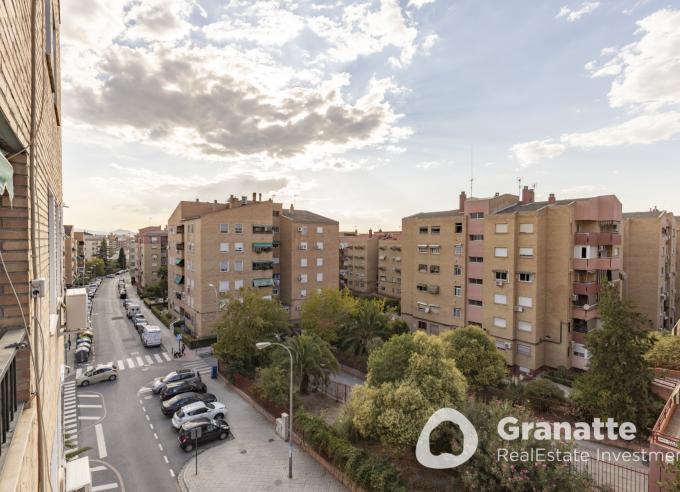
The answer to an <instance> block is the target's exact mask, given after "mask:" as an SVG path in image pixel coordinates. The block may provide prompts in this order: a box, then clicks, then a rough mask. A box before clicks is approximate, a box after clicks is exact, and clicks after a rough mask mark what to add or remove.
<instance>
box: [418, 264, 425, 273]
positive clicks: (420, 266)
mask: <svg viewBox="0 0 680 492" xmlns="http://www.w3.org/2000/svg"><path fill="white" fill-rule="evenodd" d="M418 272H420V273H427V265H423V264H422V263H421V264H420V265H418Z"/></svg>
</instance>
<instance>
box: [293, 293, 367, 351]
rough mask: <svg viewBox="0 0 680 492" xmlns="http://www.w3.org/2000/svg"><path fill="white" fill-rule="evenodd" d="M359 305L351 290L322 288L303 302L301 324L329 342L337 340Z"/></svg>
mask: <svg viewBox="0 0 680 492" xmlns="http://www.w3.org/2000/svg"><path fill="white" fill-rule="evenodd" d="M356 307H357V300H356V299H355V298H354V297H352V295H351V294H350V293H349V290H347V289H344V290H342V291H339V290H336V289H322V290H321V292H315V293H313V294H312V295H310V296H309V297H308V298H307V299H305V302H304V303H302V311H301V313H300V326H301V327H302V329H303V330H306V331H311V332H314V333H317V334H318V335H319V336H320V337H321V338H323V339H324V340H326V341H327V342H329V343H333V342H334V341H336V340H337V337H338V331H339V330H340V329H341V328H342V327H344V326H345V325H347V323H348V322H349V320H350V318H351V316H352V313H353V312H354V311H355V309H356Z"/></svg>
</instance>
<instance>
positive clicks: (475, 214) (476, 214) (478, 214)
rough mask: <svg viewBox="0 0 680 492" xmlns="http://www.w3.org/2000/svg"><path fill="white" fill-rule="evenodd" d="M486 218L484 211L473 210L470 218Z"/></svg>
mask: <svg viewBox="0 0 680 492" xmlns="http://www.w3.org/2000/svg"><path fill="white" fill-rule="evenodd" d="M483 218H484V212H472V213H470V219H472V220H478V219H483Z"/></svg>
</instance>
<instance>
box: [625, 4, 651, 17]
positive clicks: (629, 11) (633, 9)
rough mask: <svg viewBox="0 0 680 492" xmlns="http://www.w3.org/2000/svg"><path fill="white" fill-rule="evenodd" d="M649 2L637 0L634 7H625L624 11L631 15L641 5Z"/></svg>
mask: <svg viewBox="0 0 680 492" xmlns="http://www.w3.org/2000/svg"><path fill="white" fill-rule="evenodd" d="M648 3H649V0H638V1H637V2H635V3H634V4H633V6H632V7H629V8H627V9H624V10H623V13H624V14H625V15H631V14H632V13H633V12H635V11H636V10H637V9H639V8H640V7H642V6H643V5H646V4H648Z"/></svg>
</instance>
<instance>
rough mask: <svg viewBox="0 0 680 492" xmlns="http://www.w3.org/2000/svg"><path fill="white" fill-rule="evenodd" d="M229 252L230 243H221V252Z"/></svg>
mask: <svg viewBox="0 0 680 492" xmlns="http://www.w3.org/2000/svg"><path fill="white" fill-rule="evenodd" d="M228 252H229V243H220V253H228Z"/></svg>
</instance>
